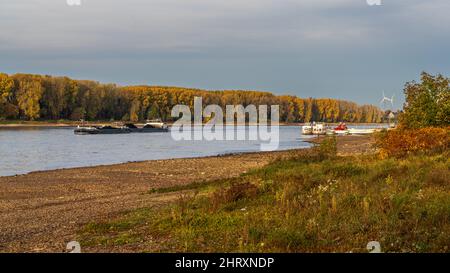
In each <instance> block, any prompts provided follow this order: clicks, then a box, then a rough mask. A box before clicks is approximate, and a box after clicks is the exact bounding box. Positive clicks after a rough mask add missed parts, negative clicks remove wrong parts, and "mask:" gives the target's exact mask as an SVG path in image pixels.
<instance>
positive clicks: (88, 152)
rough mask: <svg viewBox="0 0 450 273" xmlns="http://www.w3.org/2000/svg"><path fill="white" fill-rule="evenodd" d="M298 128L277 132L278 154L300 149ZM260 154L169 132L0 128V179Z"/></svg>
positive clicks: (242, 144)
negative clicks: (42, 172)
mask: <svg viewBox="0 0 450 273" xmlns="http://www.w3.org/2000/svg"><path fill="white" fill-rule="evenodd" d="M303 140H304V139H302V138H300V127H298V126H282V127H280V146H279V150H286V149H293V148H305V147H309V144H308V143H306V142H304V141H303ZM259 150H260V142H257V141H174V140H172V138H171V135H170V133H149V134H138V133H136V134H119V135H82V136H79V135H75V134H74V133H73V128H27V129H24V128H20V129H0V176H9V175H15V174H25V173H28V172H31V171H39V170H53V169H60V168H72V167H85V166H95V165H106V164H115V163H123V162H129V161H142V160H152V159H169V158H183V157H201V156H211V155H219V154H227V153H240V152H252V151H259Z"/></svg>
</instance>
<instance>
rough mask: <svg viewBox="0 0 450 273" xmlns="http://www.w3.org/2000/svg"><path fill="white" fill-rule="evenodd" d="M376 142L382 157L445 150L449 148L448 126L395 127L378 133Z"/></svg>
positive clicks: (449, 133) (449, 132) (449, 135)
mask: <svg viewBox="0 0 450 273" xmlns="http://www.w3.org/2000/svg"><path fill="white" fill-rule="evenodd" d="M376 144H377V146H378V148H380V155H381V156H382V157H384V158H385V157H390V156H393V157H404V156H406V155H408V154H411V153H418V152H425V153H429V152H437V151H445V150H448V149H449V148H450V127H447V128H435V127H426V128H421V129H415V130H409V129H396V130H392V131H386V132H382V133H380V134H378V136H377V141H376Z"/></svg>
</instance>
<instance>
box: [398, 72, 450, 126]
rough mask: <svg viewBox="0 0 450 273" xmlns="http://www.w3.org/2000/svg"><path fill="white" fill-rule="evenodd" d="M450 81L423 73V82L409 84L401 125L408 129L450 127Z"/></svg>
mask: <svg viewBox="0 0 450 273" xmlns="http://www.w3.org/2000/svg"><path fill="white" fill-rule="evenodd" d="M449 83H450V80H449V78H446V77H444V76H442V75H440V74H439V75H437V76H432V75H430V74H428V73H425V72H423V73H422V74H421V82H420V83H416V82H414V81H412V82H408V83H407V84H406V85H405V89H404V93H405V97H406V102H405V105H404V111H403V114H402V115H401V116H400V124H401V125H402V126H404V127H406V128H422V127H429V126H448V125H450V87H449Z"/></svg>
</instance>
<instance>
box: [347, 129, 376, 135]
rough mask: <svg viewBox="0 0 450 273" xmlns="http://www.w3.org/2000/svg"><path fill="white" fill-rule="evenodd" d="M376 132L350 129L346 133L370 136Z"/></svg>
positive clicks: (374, 130)
mask: <svg viewBox="0 0 450 273" xmlns="http://www.w3.org/2000/svg"><path fill="white" fill-rule="evenodd" d="M376 131H377V129H356V128H350V129H348V132H349V133H350V134H352V135H370V134H373V133H375V132H376Z"/></svg>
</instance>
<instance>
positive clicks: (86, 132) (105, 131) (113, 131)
mask: <svg viewBox="0 0 450 273" xmlns="http://www.w3.org/2000/svg"><path fill="white" fill-rule="evenodd" d="M74 133H75V134H76V135H113V134H129V133H131V131H130V130H129V129H121V128H117V129H99V128H95V129H91V128H89V129H87V128H77V129H75V131H74Z"/></svg>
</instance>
